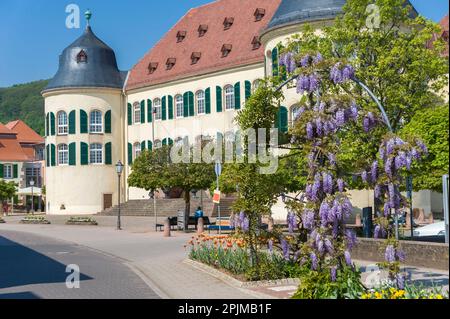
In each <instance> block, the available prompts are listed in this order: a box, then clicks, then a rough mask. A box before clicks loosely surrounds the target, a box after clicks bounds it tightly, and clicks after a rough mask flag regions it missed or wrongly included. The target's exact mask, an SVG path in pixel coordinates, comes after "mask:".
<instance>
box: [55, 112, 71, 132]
mask: <svg viewBox="0 0 450 319" xmlns="http://www.w3.org/2000/svg"><path fill="white" fill-rule="evenodd" d="M56 117H57V119H58V135H67V134H68V133H69V122H68V118H67V113H66V112H64V111H59V112H58V114H57V115H56Z"/></svg>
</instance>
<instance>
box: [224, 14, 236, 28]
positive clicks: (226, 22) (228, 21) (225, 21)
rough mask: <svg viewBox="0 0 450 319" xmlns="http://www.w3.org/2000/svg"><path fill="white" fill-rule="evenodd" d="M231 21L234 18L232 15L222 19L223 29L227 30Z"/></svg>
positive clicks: (232, 21) (231, 23)
mask: <svg viewBox="0 0 450 319" xmlns="http://www.w3.org/2000/svg"><path fill="white" fill-rule="evenodd" d="M233 23H234V18H233V17H227V18H225V20H224V21H223V29H224V30H228V29H229V28H231V26H232V25H233Z"/></svg>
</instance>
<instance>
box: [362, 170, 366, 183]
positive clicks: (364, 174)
mask: <svg viewBox="0 0 450 319" xmlns="http://www.w3.org/2000/svg"><path fill="white" fill-rule="evenodd" d="M361 179H362V180H363V182H364V183H367V172H366V171H363V172H362V173H361Z"/></svg>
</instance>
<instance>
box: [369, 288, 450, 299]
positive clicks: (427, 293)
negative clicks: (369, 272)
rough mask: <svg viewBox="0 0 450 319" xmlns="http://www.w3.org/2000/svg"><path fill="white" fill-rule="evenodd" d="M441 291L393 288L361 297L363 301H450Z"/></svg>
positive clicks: (375, 290) (376, 290)
mask: <svg viewBox="0 0 450 319" xmlns="http://www.w3.org/2000/svg"><path fill="white" fill-rule="evenodd" d="M448 298H449V296H448V293H447V296H445V294H444V293H443V292H442V290H441V289H437V288H433V289H431V290H430V289H428V290H427V289H423V288H420V287H419V288H417V287H414V286H406V287H405V289H397V288H393V287H380V288H376V289H371V290H369V291H368V292H366V293H364V294H363V295H362V296H361V299H448Z"/></svg>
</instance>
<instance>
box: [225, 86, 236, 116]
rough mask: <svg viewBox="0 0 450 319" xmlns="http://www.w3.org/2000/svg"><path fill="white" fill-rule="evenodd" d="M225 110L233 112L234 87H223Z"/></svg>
mask: <svg viewBox="0 0 450 319" xmlns="http://www.w3.org/2000/svg"><path fill="white" fill-rule="evenodd" d="M224 91H225V109H226V110H234V87H233V86H232V85H227V86H226V87H225V90H224Z"/></svg>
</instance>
